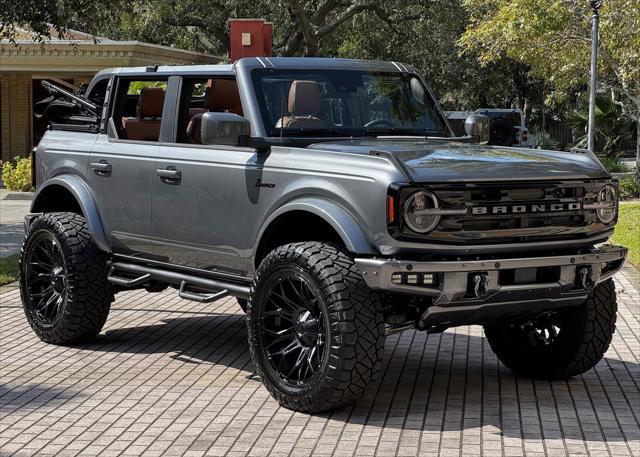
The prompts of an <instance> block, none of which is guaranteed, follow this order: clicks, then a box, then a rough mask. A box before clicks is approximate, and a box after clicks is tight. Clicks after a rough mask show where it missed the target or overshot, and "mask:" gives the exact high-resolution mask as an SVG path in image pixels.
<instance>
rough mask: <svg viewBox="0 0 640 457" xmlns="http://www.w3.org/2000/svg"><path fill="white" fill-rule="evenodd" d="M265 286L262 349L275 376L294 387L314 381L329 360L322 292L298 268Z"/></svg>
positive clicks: (282, 272) (288, 268)
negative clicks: (327, 357)
mask: <svg viewBox="0 0 640 457" xmlns="http://www.w3.org/2000/svg"><path fill="white" fill-rule="evenodd" d="M278 273H279V274H278V275H274V276H272V277H271V281H270V282H269V283H268V284H266V285H265V295H264V296H263V301H262V303H263V305H262V306H263V308H262V310H261V313H260V316H261V318H260V342H261V344H260V347H261V348H262V351H263V354H264V357H265V358H266V359H267V360H268V361H269V366H270V369H271V370H272V372H273V373H274V374H275V375H276V376H278V377H279V378H280V379H281V380H282V381H283V382H285V383H286V384H288V385H291V386H297V387H299V386H302V385H304V384H305V383H308V382H310V381H312V379H313V377H314V375H315V374H316V373H317V372H318V371H319V370H320V367H321V365H322V362H323V361H324V360H325V359H326V355H325V352H326V351H325V348H326V333H325V328H326V327H327V325H328V324H327V322H326V317H325V316H323V313H322V310H321V309H322V308H321V306H320V304H319V301H320V300H322V296H321V294H320V291H319V290H317V287H316V286H315V285H314V284H313V281H312V280H311V278H309V277H308V275H307V274H305V272H304V271H302V270H301V269H299V268H296V267H291V266H284V267H282V268H281V269H280V271H279V272H278Z"/></svg>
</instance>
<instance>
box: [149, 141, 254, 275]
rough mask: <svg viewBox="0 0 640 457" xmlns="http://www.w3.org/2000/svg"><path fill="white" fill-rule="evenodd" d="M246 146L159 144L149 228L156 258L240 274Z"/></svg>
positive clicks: (248, 159) (248, 152)
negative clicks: (151, 231) (150, 226)
mask: <svg viewBox="0 0 640 457" xmlns="http://www.w3.org/2000/svg"><path fill="white" fill-rule="evenodd" d="M255 154H256V153H255V151H253V150H251V149H248V148H234V147H231V148H229V147H224V146H220V147H216V146H203V145H188V144H177V143H176V144H173V145H167V144H163V145H161V146H160V147H159V149H158V157H157V159H156V162H155V166H154V172H155V174H154V180H153V201H152V210H151V213H152V230H153V243H154V254H155V257H156V259H157V260H160V261H164V262H168V263H171V264H175V265H181V266H188V267H192V268H198V269H204V270H210V271H218V272H226V273H231V274H242V273H243V272H244V269H245V266H244V265H243V262H242V257H243V255H242V254H243V253H242V249H243V243H244V242H246V240H244V239H243V236H242V235H243V233H246V230H245V229H244V228H243V225H244V224H245V223H246V210H245V205H246V204H247V203H246V195H247V188H246V186H247V184H246V181H247V177H246V171H245V170H246V169H247V163H249V162H251V161H252V160H253V159H254V158H255Z"/></svg>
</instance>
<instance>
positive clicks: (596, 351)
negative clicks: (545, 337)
mask: <svg viewBox="0 0 640 457" xmlns="http://www.w3.org/2000/svg"><path fill="white" fill-rule="evenodd" d="M616 311H617V303H616V291H615V286H614V284H613V280H612V279H608V280H606V281H604V282H602V283H600V284H598V285H597V286H596V287H595V289H594V290H593V291H592V292H591V294H590V295H589V297H588V298H587V300H586V301H585V303H584V304H583V305H581V306H578V307H571V308H566V309H559V310H558V313H559V316H560V317H561V322H562V325H561V326H560V331H559V332H558V337H557V340H556V341H554V342H552V343H551V344H550V345H549V346H548V347H542V348H534V347H532V346H531V345H530V344H527V343H526V341H525V340H524V339H523V338H522V334H521V332H522V331H523V330H522V328H521V326H520V325H521V323H520V322H517V323H509V322H507V323H497V324H493V325H487V326H485V335H486V337H487V340H488V341H489V344H490V345H491V349H493V352H495V353H496V355H497V356H498V358H499V359H500V360H501V361H502V363H504V364H505V365H506V366H507V367H509V368H510V369H511V370H512V371H514V372H515V373H517V374H520V375H523V376H527V377H531V378H538V379H566V378H569V377H571V376H576V375H579V374H581V373H584V372H585V371H587V370H590V369H591V368H593V367H594V366H595V365H596V364H597V363H598V362H599V361H600V359H602V357H603V356H604V354H605V352H607V349H608V348H609V344H610V343H611V339H612V338H613V334H614V332H615V328H616Z"/></svg>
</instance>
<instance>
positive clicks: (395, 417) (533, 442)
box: [0, 268, 640, 457]
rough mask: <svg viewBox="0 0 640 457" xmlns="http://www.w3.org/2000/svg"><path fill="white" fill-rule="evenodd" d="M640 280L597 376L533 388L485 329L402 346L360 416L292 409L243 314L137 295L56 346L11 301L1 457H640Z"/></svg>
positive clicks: (627, 273)
mask: <svg viewBox="0 0 640 457" xmlns="http://www.w3.org/2000/svg"><path fill="white" fill-rule="evenodd" d="M639 283H640V280H639V278H638V275H637V272H636V271H635V270H633V269H631V268H625V270H624V271H623V272H622V273H620V274H618V275H617V277H616V286H617V288H618V291H619V295H618V297H619V307H620V311H619V317H618V331H617V333H616V335H615V337H614V340H613V344H612V347H611V348H610V349H609V352H608V353H607V354H606V356H605V359H604V360H603V361H602V362H601V363H600V364H599V365H598V366H597V367H596V368H595V369H594V370H591V371H589V372H588V373H586V374H584V375H583V376H579V377H575V378H573V379H571V380H569V381H560V382H542V381H532V380H530V379H524V378H517V377H515V376H514V375H513V374H512V373H511V372H510V371H509V370H507V369H505V368H504V367H503V366H502V365H501V364H500V363H499V362H498V361H497V360H496V357H495V356H494V355H493V353H492V352H491V350H490V348H489V345H488V344H487V342H486V341H485V339H484V337H483V335H482V329H481V328H480V327H460V328H456V329H450V330H449V331H447V332H445V333H443V334H434V335H427V334H426V333H421V332H412V331H408V332H405V333H403V334H400V335H395V336H391V337H389V338H388V339H387V344H386V356H385V359H384V375H383V377H382V379H381V381H380V382H379V383H378V384H377V385H375V386H373V388H372V389H371V390H370V391H369V392H368V394H367V395H366V396H365V398H364V399H363V400H362V401H360V402H359V403H358V404H357V405H355V406H354V407H352V408H349V409H346V410H343V411H339V412H334V413H331V414H323V415H316V416H309V415H305V414H300V413H293V412H291V411H289V410H286V409H283V408H280V407H279V406H278V405H277V403H276V402H275V401H274V400H273V399H272V398H271V397H270V396H269V394H268V393H267V391H266V389H265V388H264V387H262V385H261V383H260V382H259V380H258V379H256V377H255V375H254V371H253V366H252V364H251V361H250V358H249V352H248V350H247V345H246V330H245V326H244V320H243V314H242V311H241V310H240V307H239V306H238V305H237V304H236V302H235V300H234V299H225V300H221V301H219V302H217V303H214V304H213V305H201V304H197V303H194V302H188V301H183V300H180V299H179V298H178V297H177V295H176V294H175V292H174V291H168V292H164V293H158V294H147V293H146V292H143V291H134V292H127V293H121V294H119V295H118V296H117V300H116V302H115V303H114V305H113V308H112V311H111V314H110V316H109V319H108V321H107V324H106V326H105V328H104V330H103V332H102V334H101V335H100V336H99V337H98V339H97V340H95V341H94V342H92V343H91V344H86V345H83V346H78V347H59V346H52V345H47V344H44V343H41V342H40V341H39V340H38V339H37V338H36V336H35V335H34V334H33V332H32V331H31V330H30V329H29V326H28V325H27V323H26V320H25V318H24V316H23V314H22V309H21V308H20V301H19V294H18V292H17V290H15V289H13V290H9V291H8V292H5V293H3V294H2V295H0V455H2V456H5V455H12V454H15V455H19V456H28V455H52V456H53V455H55V456H66V455H86V456H94V455H104V456H110V455H145V456H153V455H187V456H203V455H218V456H221V455H229V456H241V455H250V456H262V455H264V456H280V455H282V456H305V455H314V456H321V455H338V456H369V455H371V456H372V455H379V456H387V455H389V456H391V455H398V456H417V455H442V456H461V455H465V456H467V455H468V456H478V455H484V456H525V455H526V456H531V457H535V456H540V457H542V456H562V455H572V456H573V455H584V456H589V457H594V456H608V455H611V456H633V455H640V427H639V424H640V422H639V421H640V387H639V384H640V365H639V363H640V360H639V357H640V287H639V286H638V284H639Z"/></svg>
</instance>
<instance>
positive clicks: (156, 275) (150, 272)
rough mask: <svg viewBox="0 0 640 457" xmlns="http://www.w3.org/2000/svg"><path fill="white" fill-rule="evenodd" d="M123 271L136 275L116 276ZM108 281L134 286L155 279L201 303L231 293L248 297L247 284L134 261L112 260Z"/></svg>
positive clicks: (239, 296) (188, 298)
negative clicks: (191, 289) (198, 290)
mask: <svg viewBox="0 0 640 457" xmlns="http://www.w3.org/2000/svg"><path fill="white" fill-rule="evenodd" d="M118 271H120V272H124V273H128V274H130V275H137V277H135V278H133V279H130V278H123V277H119V276H117V272H118ZM107 279H108V280H109V282H111V283H113V284H116V285H119V286H122V287H136V286H140V285H142V284H144V283H145V282H148V281H151V280H155V281H160V282H165V283H168V284H173V285H175V286H179V287H180V297H182V298H185V299H187V300H195V301H199V302H202V303H210V302H212V301H215V300H218V299H220V298H223V297H226V296H227V295H232V296H234V297H238V298H249V286H244V285H241V284H237V283H234V282H231V281H228V280H219V279H208V278H202V277H199V276H192V275H188V274H184V273H178V272H176V271H169V270H161V269H159V268H152V267H148V266H145V265H137V264H134V263H123V262H114V263H112V264H111V270H110V272H109V276H108V278H107ZM189 286H190V287H194V288H197V289H204V290H209V291H212V293H210V294H206V293H198V292H190V291H188V290H187V287H189Z"/></svg>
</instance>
